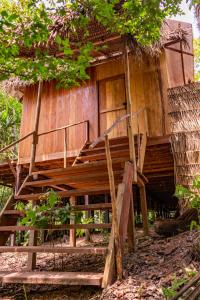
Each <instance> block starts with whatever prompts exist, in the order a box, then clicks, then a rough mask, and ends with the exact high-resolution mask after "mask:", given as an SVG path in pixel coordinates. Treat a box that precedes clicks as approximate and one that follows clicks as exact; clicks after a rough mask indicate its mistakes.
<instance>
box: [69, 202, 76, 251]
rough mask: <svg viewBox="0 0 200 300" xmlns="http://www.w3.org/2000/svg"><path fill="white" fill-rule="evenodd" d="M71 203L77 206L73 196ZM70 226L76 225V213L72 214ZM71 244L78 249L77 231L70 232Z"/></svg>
mask: <svg viewBox="0 0 200 300" xmlns="http://www.w3.org/2000/svg"><path fill="white" fill-rule="evenodd" d="M69 201H70V204H71V205H72V206H73V205H76V197H75V196H71V197H70V200H69ZM70 224H75V213H72V214H71V218H70ZM69 244H70V247H76V229H70V230H69Z"/></svg>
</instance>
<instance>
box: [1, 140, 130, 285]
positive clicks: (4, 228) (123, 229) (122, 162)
mask: <svg viewBox="0 0 200 300" xmlns="http://www.w3.org/2000/svg"><path fill="white" fill-rule="evenodd" d="M110 149H111V155H112V157H114V158H113V159H112V169H113V174H114V188H115V193H116V203H117V213H118V221H119V223H118V224H119V225H118V226H119V228H118V232H120V248H121V252H122V253H123V248H124V242H125V240H126V237H127V232H128V222H129V225H130V224H131V226H132V230H130V228H129V232H128V235H129V244H132V247H134V233H133V231H134V228H133V225H134V220H133V214H132V213H130V212H132V211H131V210H130V208H131V203H132V183H133V165H132V163H130V162H128V156H129V149H128V144H127V138H123V139H120V144H119V143H116V141H113V143H111V147H110ZM104 151H105V148H104V147H103V143H100V144H99V145H98V147H95V148H94V149H93V150H91V149H89V147H88V149H85V150H84V151H83V153H82V155H81V156H80V157H79V160H78V163H77V164H75V165H74V166H67V167H66V168H57V169H52V170H39V171H35V172H33V173H32V175H31V176H30V177H29V179H28V180H27V181H26V182H25V184H24V185H23V188H22V189H21V191H20V194H16V195H15V196H12V197H11V198H10V199H9V200H8V202H7V203H6V205H5V207H4V209H3V211H2V213H1V217H0V232H1V233H0V236H1V239H0V252H1V253H2V252H16V253H18V252H26V253H29V255H33V254H34V253H42V252H45V253H63V254H65V255H67V254H72V253H76V254H78V253H82V254H83V253H84V254H90V255H95V254H99V255H104V256H105V270H104V273H88V272H86V273H85V272H81V273H77V272H59V273H58V272H38V271H32V270H30V271H27V272H24V271H23V272H12V271H11V272H0V281H1V282H2V283H28V284H67V285H68V284H69V285H97V286H103V287H105V286H107V285H108V284H110V283H112V282H113V280H114V278H116V276H117V273H116V263H115V255H116V253H115V251H116V247H115V236H114V233H113V232H114V227H113V223H112V224H111V223H101V224H64V225H54V226H50V227H47V228H44V229H43V230H48V229H51V230H52V229H53V230H67V229H70V230H72V229H73V230H76V229H96V228H112V233H111V234H110V240H109V245H108V247H56V246H54V247H52V246H42V245H40V246H36V245H30V246H23V247H22V246H18V247H17V246H13V247H11V246H5V244H6V241H7V239H8V237H9V236H10V234H12V233H14V232H17V231H28V230H30V231H31V232H36V231H38V230H41V228H37V227H30V226H21V225H17V221H18V218H19V217H21V216H22V213H21V212H19V211H17V210H16V209H15V208H14V207H15V203H17V202H18V201H23V202H28V201H34V202H35V201H36V202H37V201H42V200H41V199H42V197H43V196H44V194H45V193H46V192H47V190H48V189H49V188H51V187H52V185H54V186H56V187H57V188H58V191H57V193H58V195H59V196H60V197H61V198H65V199H66V198H70V197H72V196H73V197H74V196H76V197H77V196H84V195H96V194H98V195H99V194H106V193H110V181H109V174H108V167H107V160H105V158H106V157H105V153H104ZM122 153H123V154H122ZM95 156H96V158H95ZM34 179H35V180H34ZM30 188H31V190H30V192H28V193H27V191H29V189H30ZM60 188H62V190H60ZM38 191H40V192H38ZM112 208H113V205H112V203H97V204H89V205H73V211H75V212H78V211H92V210H108V209H109V210H110V211H112Z"/></svg>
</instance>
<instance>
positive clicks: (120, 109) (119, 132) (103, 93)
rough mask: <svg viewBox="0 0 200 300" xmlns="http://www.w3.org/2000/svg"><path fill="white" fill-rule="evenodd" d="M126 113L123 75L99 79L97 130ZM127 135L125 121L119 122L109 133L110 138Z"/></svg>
mask: <svg viewBox="0 0 200 300" xmlns="http://www.w3.org/2000/svg"><path fill="white" fill-rule="evenodd" d="M126 114H127V101H126V91H125V77H124V75H120V76H115V77H111V78H106V79H103V80H101V81H99V132H100V135H101V134H103V133H104V131H105V130H106V129H108V128H109V127H110V126H111V125H112V124H113V123H114V122H115V121H116V119H117V118H119V117H122V116H124V115H126ZM120 136H127V121H126V120H124V121H122V122H120V123H119V124H118V125H117V126H116V127H115V128H114V129H113V130H112V132H111V133H110V134H109V137H110V138H115V137H120Z"/></svg>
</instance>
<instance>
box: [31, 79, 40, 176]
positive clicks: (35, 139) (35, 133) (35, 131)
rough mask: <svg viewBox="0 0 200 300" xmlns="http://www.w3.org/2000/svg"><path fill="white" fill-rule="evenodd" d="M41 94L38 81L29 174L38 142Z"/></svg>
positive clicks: (33, 163)
mask: <svg viewBox="0 0 200 300" xmlns="http://www.w3.org/2000/svg"><path fill="white" fill-rule="evenodd" d="M41 96H42V82H41V81H39V85H38V94H37V104H36V112H35V121H34V128H33V141H32V145H31V158H30V167H29V175H31V173H32V170H33V167H34V165H35V156H36V147H37V144H38V129H39V118H40V108H41Z"/></svg>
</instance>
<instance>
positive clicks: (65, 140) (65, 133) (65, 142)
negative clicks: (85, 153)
mask: <svg viewBox="0 0 200 300" xmlns="http://www.w3.org/2000/svg"><path fill="white" fill-rule="evenodd" d="M66 167H67V129H66V128H65V129H64V168H66Z"/></svg>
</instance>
